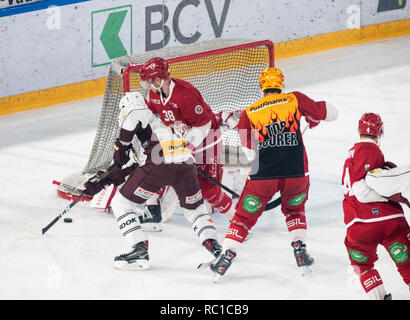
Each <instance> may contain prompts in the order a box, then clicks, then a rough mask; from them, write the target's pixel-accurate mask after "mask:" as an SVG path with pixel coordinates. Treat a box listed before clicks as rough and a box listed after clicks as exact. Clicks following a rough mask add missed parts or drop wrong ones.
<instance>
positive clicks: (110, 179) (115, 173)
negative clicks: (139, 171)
mask: <svg viewBox="0 0 410 320" xmlns="http://www.w3.org/2000/svg"><path fill="white" fill-rule="evenodd" d="M137 166H138V165H135V166H134V165H133V166H130V167H128V168H126V169H124V170H122V169H121V168H120V167H118V166H116V165H115V166H113V167H111V168H110V169H109V170H110V172H109V173H108V175H106V176H105V177H103V178H101V176H102V175H103V174H104V171H98V173H97V174H96V175H95V176H93V177H91V178H90V179H89V180H88V181H87V182H86V183H84V187H85V193H86V194H88V195H90V196H94V195H96V194H97V193H98V192H100V191H101V190H102V189H104V188H105V187H107V186H109V185H111V184H114V185H115V186H118V185H120V184H122V183H124V181H125V178H126V177H127V176H128V175H129V174H130V173H131V172H132V171H134V169H135V167H137Z"/></svg>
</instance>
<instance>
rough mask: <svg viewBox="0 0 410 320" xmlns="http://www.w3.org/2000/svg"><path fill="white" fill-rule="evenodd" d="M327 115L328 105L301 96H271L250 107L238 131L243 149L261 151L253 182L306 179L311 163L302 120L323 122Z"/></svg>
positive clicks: (255, 164)
mask: <svg viewBox="0 0 410 320" xmlns="http://www.w3.org/2000/svg"><path fill="white" fill-rule="evenodd" d="M326 114H327V112H326V103H325V102H324V101H319V102H316V101H314V100H312V99H310V98H309V97H307V96H306V95H304V94H303V93H300V92H291V93H280V94H271V95H267V96H265V97H263V98H261V99H259V100H258V101H256V102H255V103H254V104H252V105H250V106H249V107H247V108H246V109H245V110H244V111H243V112H242V116H241V120H240V122H239V125H238V129H239V134H240V137H241V143H242V145H243V146H245V147H247V148H250V149H253V150H255V151H257V157H256V159H255V160H254V161H253V162H252V173H251V175H250V179H280V178H292V177H302V176H305V175H306V174H307V173H308V160H307V155H306V150H305V146H304V144H303V140H302V134H301V129H300V121H301V117H302V116H311V117H312V118H314V119H316V120H323V119H325V118H326ZM252 144H253V145H252Z"/></svg>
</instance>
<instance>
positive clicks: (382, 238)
mask: <svg viewBox="0 0 410 320" xmlns="http://www.w3.org/2000/svg"><path fill="white" fill-rule="evenodd" d="M379 244H380V245H382V246H383V247H385V248H386V250H387V251H388V252H389V254H390V256H391V258H392V259H393V261H394V262H395V264H396V267H397V270H398V271H399V273H400V275H401V276H402V278H403V280H404V282H405V283H406V284H410V261H409V253H408V250H409V245H410V227H409V225H408V223H407V221H406V219H405V218H395V219H390V220H384V221H379V222H373V223H354V224H353V225H352V226H350V227H349V228H348V229H347V234H346V239H345V245H346V249H347V252H348V254H349V259H350V262H351V264H352V266H353V267H356V269H357V268H358V269H359V270H360V273H364V272H366V271H369V270H371V269H373V267H374V263H375V262H376V261H377V259H378V257H377V247H378V245H379Z"/></svg>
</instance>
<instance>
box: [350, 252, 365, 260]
mask: <svg viewBox="0 0 410 320" xmlns="http://www.w3.org/2000/svg"><path fill="white" fill-rule="evenodd" d="M349 255H350V258H352V260H354V261H357V262H366V261H367V260H369V258H368V257H366V256H365V255H364V254H363V253H361V252H359V251H354V250H349Z"/></svg>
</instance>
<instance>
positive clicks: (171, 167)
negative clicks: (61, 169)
mask: <svg viewBox="0 0 410 320" xmlns="http://www.w3.org/2000/svg"><path fill="white" fill-rule="evenodd" d="M119 106H120V109H121V111H120V115H119V126H120V133H119V137H118V139H117V140H116V142H115V152H114V163H115V164H117V166H114V169H113V170H112V171H111V173H110V174H109V175H108V176H107V179H105V180H104V181H101V182H100V183H98V185H95V184H93V180H92V179H90V181H89V182H87V183H86V185H85V186H86V188H87V193H90V194H96V193H97V192H99V191H100V190H101V189H102V188H104V186H105V185H107V184H111V183H113V184H115V185H121V184H122V183H123V184H122V185H121V186H120V187H119V191H117V193H116V194H115V196H114V198H113V199H112V202H111V208H112V211H113V213H114V216H115V217H116V219H117V223H118V227H119V228H120V231H121V233H122V235H123V236H124V238H125V240H126V241H127V243H128V244H129V246H130V247H131V250H130V252H128V253H125V254H122V255H119V256H117V257H115V261H114V267H116V268H119V269H146V268H148V267H149V263H148V261H149V256H148V238H147V235H146V233H145V232H143V230H142V229H141V224H140V220H139V219H138V217H139V216H141V215H143V214H144V203H145V202H146V201H147V200H149V199H150V198H151V197H153V196H155V194H156V193H157V192H158V190H160V189H161V188H162V187H164V186H171V187H172V188H174V190H175V192H176V194H177V196H178V200H179V203H180V206H181V209H182V210H183V213H184V216H185V217H186V219H187V220H188V221H189V222H190V223H191V224H192V227H193V230H194V232H195V233H196V234H197V236H198V238H199V239H200V242H201V244H202V245H203V246H204V247H205V248H206V249H207V250H208V251H209V252H210V253H211V254H212V255H213V256H215V257H217V256H218V255H219V253H220V251H221V246H220V244H219V243H218V241H217V233H216V228H215V226H214V223H213V221H212V219H211V217H210V216H209V214H208V212H207V209H206V207H205V205H204V200H203V197H202V193H201V189H200V186H199V182H198V178H197V172H196V167H195V164H194V158H193V156H192V154H191V151H190V150H189V149H188V148H185V145H186V141H184V140H182V139H181V138H180V137H179V136H176V135H175V134H174V133H173V132H172V131H171V129H170V128H168V127H166V126H165V125H164V124H163V123H162V122H161V120H159V119H158V118H156V117H155V116H154V114H153V113H152V112H151V111H150V110H149V109H148V108H147V106H146V104H145V101H144V99H143V97H142V96H141V94H139V93H137V92H132V93H126V94H125V96H124V97H123V98H122V99H121V101H120V105H119ZM135 138H137V139H135ZM136 140H138V141H139V142H137V141H136ZM131 143H132V145H133V146H134V145H136V144H137V143H139V144H140V145H141V147H142V148H143V149H144V155H145V160H144V163H143V164H141V165H140V166H138V165H137V164H133V165H132V166H130V167H126V168H124V169H121V166H122V165H124V163H127V162H128V160H129V155H128V153H129V152H128V151H129V148H130V145H131ZM128 174H129V177H128V179H126V178H125V177H126V176H127V175H128ZM125 180H126V181H125ZM124 181H125V183H124ZM145 213H147V210H146V209H145Z"/></svg>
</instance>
